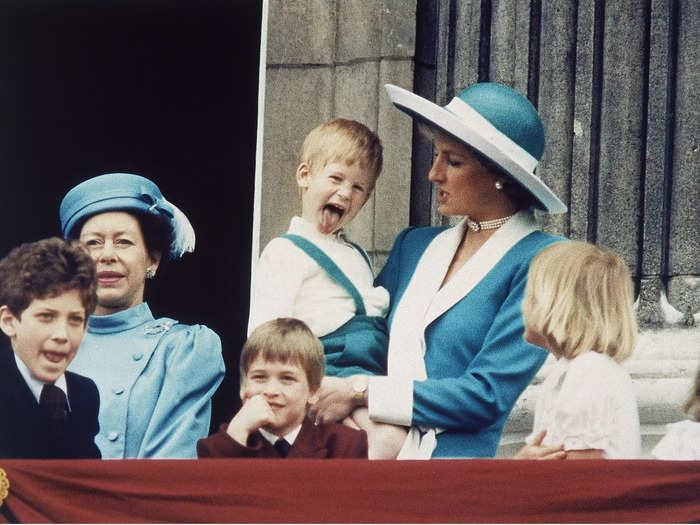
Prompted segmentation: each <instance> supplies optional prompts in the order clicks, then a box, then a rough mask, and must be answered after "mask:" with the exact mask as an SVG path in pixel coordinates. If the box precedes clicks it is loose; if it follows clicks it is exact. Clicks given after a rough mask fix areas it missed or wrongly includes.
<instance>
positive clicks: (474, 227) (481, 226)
mask: <svg viewBox="0 0 700 525" xmlns="http://www.w3.org/2000/svg"><path fill="white" fill-rule="evenodd" d="M512 216H513V215H508V217H501V218H500V219H493V220H490V221H481V222H477V221H473V220H471V219H470V218H469V216H467V217H466V219H467V226H469V229H470V230H471V231H473V232H478V231H480V230H493V229H495V228H500V227H501V226H503V225H504V224H505V223H507V222H508V220H509V219H510V218H511V217H512Z"/></svg>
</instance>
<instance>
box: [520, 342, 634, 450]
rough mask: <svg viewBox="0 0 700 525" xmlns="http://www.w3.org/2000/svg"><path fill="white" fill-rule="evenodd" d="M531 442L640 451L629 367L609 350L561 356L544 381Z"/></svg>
mask: <svg viewBox="0 0 700 525" xmlns="http://www.w3.org/2000/svg"><path fill="white" fill-rule="evenodd" d="M538 395H539V398H538V401H537V405H536V408H535V422H534V426H533V432H532V434H531V435H530V436H528V438H527V442H528V443H531V442H532V440H533V438H534V436H535V435H536V434H537V433H538V432H540V430H542V429H547V435H546V436H545V438H544V440H543V442H542V444H543V445H544V446H556V445H560V444H563V445H564V449H565V450H586V449H600V450H603V454H604V456H605V457H606V458H609V459H630V458H636V457H639V454H640V436H639V415H638V409H637V401H636V398H635V395H634V388H633V385H632V379H631V377H630V375H629V373H628V372H627V371H626V370H625V369H624V368H623V367H622V366H621V365H620V364H619V363H617V362H616V361H614V360H613V359H611V358H610V357H608V356H607V355H603V354H599V353H597V352H592V351H591V352H585V353H583V354H581V355H579V356H577V357H575V358H574V359H565V358H561V359H559V360H558V361H557V362H556V363H555V365H554V366H553V367H552V369H551V371H550V372H549V374H548V375H547V378H546V379H545V380H544V382H543V383H542V386H541V388H540V391H539V394H538Z"/></svg>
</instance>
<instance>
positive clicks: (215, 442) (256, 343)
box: [197, 318, 367, 458]
mask: <svg viewBox="0 0 700 525" xmlns="http://www.w3.org/2000/svg"><path fill="white" fill-rule="evenodd" d="M240 371H241V390H240V395H241V400H242V401H243V406H242V407H241V409H240V410H239V411H238V413H237V414H236V415H235V416H234V418H233V419H232V420H231V422H230V423H229V424H228V425H226V424H224V425H221V429H220V430H219V432H218V433H216V434H214V435H213V436H210V437H208V438H205V439H200V440H199V442H198V443H197V455H198V456H199V457H200V458H208V457H245V458H280V457H289V458H366V457H367V434H366V433H365V431H363V430H355V429H352V428H350V427H347V426H344V425H340V424H337V423H332V424H327V425H314V423H313V422H312V421H311V420H310V419H309V418H308V417H307V416H306V411H307V408H308V406H309V405H310V404H312V403H314V402H315V400H316V394H317V392H318V389H319V387H320V386H321V380H322V379H323V375H324V357H323V346H322V345H321V342H320V341H319V339H318V338H317V337H316V336H315V335H313V333H312V332H311V330H309V328H308V327H307V326H306V324H304V323H303V322H302V321H299V320H298V319H292V318H280V319H275V320H272V321H269V322H267V323H264V324H262V325H260V326H259V327H258V328H256V329H255V330H254V331H253V332H252V333H251V334H250V337H249V338H248V340H247V341H246V343H245V345H244V346H243V350H242V351H241V360H240Z"/></svg>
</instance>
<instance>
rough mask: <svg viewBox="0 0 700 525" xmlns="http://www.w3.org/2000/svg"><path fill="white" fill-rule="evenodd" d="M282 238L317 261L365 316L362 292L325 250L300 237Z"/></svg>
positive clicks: (359, 312)
mask: <svg viewBox="0 0 700 525" xmlns="http://www.w3.org/2000/svg"><path fill="white" fill-rule="evenodd" d="M281 237H282V238H283V239H287V240H290V241H292V242H293V243H294V244H295V245H296V246H297V247H299V249H301V250H302V251H303V252H304V253H306V254H307V255H308V256H309V257H311V258H312V259H313V260H314V261H316V262H317V263H318V265H319V266H320V267H321V268H323V269H324V270H325V271H326V273H328V275H330V276H331V278H332V279H334V280H335V281H336V282H337V283H338V284H339V285H340V286H342V287H343V288H345V290H346V291H347V292H348V293H349V294H350V296H351V297H352V300H353V301H355V314H356V315H365V313H366V312H365V303H364V301H363V300H362V296H361V295H360V292H358V291H357V288H355V285H354V284H352V282H351V281H350V279H348V278H347V276H346V275H345V274H344V273H343V271H342V270H341V269H340V268H338V265H337V264H335V263H334V262H333V260H332V259H331V258H330V257H328V255H326V254H325V253H324V252H323V250H321V249H320V248H319V247H318V246H316V245H315V244H314V243H312V242H311V241H309V240H307V239H305V238H304V237H302V236H300V235H294V234H291V233H285V234H284V235H281Z"/></svg>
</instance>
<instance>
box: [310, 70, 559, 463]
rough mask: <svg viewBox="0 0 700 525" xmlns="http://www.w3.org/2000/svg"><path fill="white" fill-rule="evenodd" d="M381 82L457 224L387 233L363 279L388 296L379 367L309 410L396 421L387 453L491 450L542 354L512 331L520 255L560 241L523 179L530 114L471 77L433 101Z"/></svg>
mask: <svg viewBox="0 0 700 525" xmlns="http://www.w3.org/2000/svg"><path fill="white" fill-rule="evenodd" d="M386 89H387V92H388V94H389V97H390V99H391V101H392V102H393V103H394V105H395V106H396V107H397V108H399V109H400V110H402V111H404V112H405V113H408V114H409V115H410V116H411V117H413V118H414V119H417V120H418V121H420V122H421V128H422V131H423V132H424V133H426V134H427V135H428V136H429V137H430V138H431V139H432V141H433V147H434V151H435V153H436V156H435V160H434V162H433V166H432V168H431V170H430V173H429V174H428V179H429V180H430V181H431V182H433V183H434V184H435V185H436V186H437V188H436V189H437V200H438V204H439V211H440V213H441V214H442V215H445V216H462V217H463V219H462V220H461V221H460V222H459V223H458V224H457V225H456V226H454V227H449V228H446V227H429V228H417V229H416V228H408V229H406V230H404V231H403V232H401V233H400V234H399V236H398V237H397V239H396V241H395V244H394V247H393V249H392V251H391V253H390V255H389V260H388V262H387V263H386V265H385V266H384V268H383V269H382V271H381V273H380V275H379V276H378V278H377V283H376V284H378V285H381V286H384V287H385V288H387V289H388V290H389V292H390V293H391V298H392V306H391V311H390V314H389V326H390V337H389V355H388V374H387V376H381V377H371V378H369V377H366V376H353V377H351V378H348V379H346V380H344V383H340V384H338V383H333V385H332V387H331V386H329V388H327V389H324V390H323V391H322V392H321V399H320V401H319V403H318V404H317V405H316V406H315V407H314V410H313V412H314V413H315V414H316V418H317V419H319V420H326V419H337V418H339V417H342V416H343V415H344V412H346V411H347V410H348V407H354V406H357V405H364V404H367V405H368V407H369V414H370V417H371V418H372V419H373V420H375V421H381V422H385V423H392V424H395V425H400V426H403V427H405V428H406V430H407V436H406V439H405V440H403V441H402V442H401V443H397V444H396V450H397V452H398V457H399V458H400V459H402V458H405V459H426V458H431V457H490V456H494V455H495V453H496V451H497V448H498V443H499V440H500V436H501V433H502V431H503V426H504V424H505V421H506V419H507V417H508V414H509V413H510V410H511V409H512V407H513V405H514V404H515V401H516V400H517V398H518V396H519V395H520V393H521V392H522V391H523V390H524V389H525V387H526V386H527V385H528V384H529V383H530V381H531V380H532V378H533V377H534V375H535V373H536V372H537V370H538V369H539V368H540V366H541V365H542V363H543V362H544V360H545V358H546V356H547V353H546V351H545V350H543V349H541V348H538V347H536V346H533V345H531V344H530V343H528V342H526V341H525V339H524V338H523V334H524V323H523V317H522V313H521V310H520V305H521V303H522V299H523V294H524V290H525V283H526V280H527V272H528V268H529V264H530V261H531V259H532V258H533V257H534V256H535V254H537V252H539V251H540V250H541V249H542V248H544V247H545V246H547V245H549V244H551V243H553V242H557V241H560V240H561V238H560V237H555V236H553V235H549V234H547V233H544V232H542V231H540V230H539V229H538V227H537V224H536V222H535V219H534V217H533V213H532V209H533V208H538V209H540V210H542V211H544V212H548V213H563V212H565V211H566V206H565V205H564V204H563V203H562V202H561V201H560V200H559V199H558V198H557V197H556V195H554V193H552V191H551V190H550V189H549V188H548V187H547V186H546V185H545V184H544V183H543V182H542V180H540V178H539V177H538V176H537V175H536V174H535V168H536V166H537V164H538V162H539V160H540V158H541V157H542V153H543V151H544V144H545V138H544V129H543V126H542V122H541V120H540V117H539V115H538V114H537V111H536V110H535V108H534V107H533V106H532V104H530V102H529V101H528V100H527V99H526V98H525V97H523V96H522V95H521V94H520V93H518V92H516V91H515V90H513V89H511V88H509V87H507V86H504V85H501V84H496V83H480V84H475V85H473V86H471V87H469V88H467V89H465V90H464V91H462V92H461V93H460V94H459V95H458V96H457V97H455V98H454V99H453V100H452V101H451V102H450V103H449V104H448V105H447V106H445V107H440V106H438V105H436V104H433V103H432V102H430V101H428V100H425V99H423V98H421V97H419V96H417V95H415V94H414V93H411V92H410V91H407V90H405V89H402V88H399V87H396V86H393V85H387V86H386Z"/></svg>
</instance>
